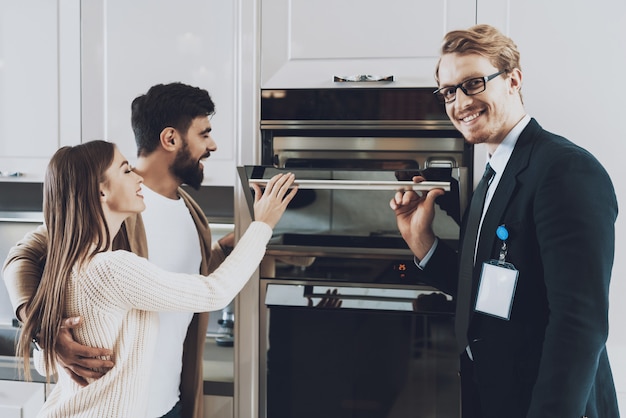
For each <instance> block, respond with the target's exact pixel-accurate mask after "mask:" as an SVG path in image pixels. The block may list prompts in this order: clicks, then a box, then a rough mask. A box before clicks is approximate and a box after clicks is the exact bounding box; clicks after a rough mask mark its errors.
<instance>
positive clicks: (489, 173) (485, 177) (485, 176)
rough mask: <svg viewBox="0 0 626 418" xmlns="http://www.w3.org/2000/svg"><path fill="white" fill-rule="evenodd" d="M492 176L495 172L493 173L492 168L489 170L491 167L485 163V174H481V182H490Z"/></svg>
mask: <svg viewBox="0 0 626 418" xmlns="http://www.w3.org/2000/svg"><path fill="white" fill-rule="evenodd" d="M494 174H496V172H495V171H493V168H491V165H490V164H489V163H487V166H486V167H485V172H484V173H483V180H485V181H489V180H491V178H492V177H493V175H494Z"/></svg>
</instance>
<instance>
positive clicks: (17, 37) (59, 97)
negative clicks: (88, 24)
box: [0, 0, 80, 181]
mask: <svg viewBox="0 0 626 418" xmlns="http://www.w3.org/2000/svg"><path fill="white" fill-rule="evenodd" d="M79 142H80V0H59V1H49V0H3V1H2V2H0V171H1V172H2V175H0V179H2V180H23V181H41V180H42V179H43V173H44V171H45V167H46V165H47V163H48V161H49V159H50V157H51V156H52V154H53V153H54V152H55V151H56V150H57V149H58V148H59V147H60V146H62V145H71V144H77V143H79ZM11 174H21V176H20V177H14V176H12V175H11Z"/></svg>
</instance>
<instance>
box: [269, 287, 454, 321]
mask: <svg viewBox="0 0 626 418" xmlns="http://www.w3.org/2000/svg"><path fill="white" fill-rule="evenodd" d="M265 304H266V306H282V307H310V308H334V309H365V310H383V311H406V312H422V313H450V314H451V313H453V312H454V303H453V302H452V297H451V296H449V295H446V294H445V293H442V292H440V291H438V290H436V289H433V288H427V287H425V288H423V289H396V288H375V287H353V286H333V285H302V284H282V283H280V284H278V283H269V284H268V285H267V289H266V294H265Z"/></svg>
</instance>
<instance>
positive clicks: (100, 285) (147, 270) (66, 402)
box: [35, 222, 272, 418]
mask: <svg viewBox="0 0 626 418" xmlns="http://www.w3.org/2000/svg"><path fill="white" fill-rule="evenodd" d="M271 234H272V230H271V228H270V227H269V226H268V225H267V224H265V223H262V222H253V223H252V224H251V225H250V227H249V228H248V230H247V231H246V233H245V234H244V236H243V237H242V238H241V240H240V241H239V242H238V243H237V246H236V247H235V249H234V250H233V252H232V253H231V254H230V256H228V257H227V258H226V260H225V261H224V262H223V263H222V264H221V265H220V267H219V268H218V269H217V270H215V271H214V272H213V273H212V274H211V275H209V276H207V277H205V276H200V275H188V274H179V273H170V272H166V271H164V270H162V269H160V268H158V267H156V266H155V265H153V264H151V263H150V262H148V261H147V260H146V259H145V258H141V257H138V256H137V255H135V254H133V253H131V252H128V251H122V250H119V251H111V252H106V253H101V254H98V255H97V256H96V257H95V258H94V259H93V261H92V262H90V263H89V265H88V266H87V267H86V268H85V269H83V270H82V271H75V272H74V273H73V274H72V277H71V280H70V283H69V285H68V286H69V288H68V295H67V300H66V303H67V312H66V316H68V317H69V316H81V317H82V319H83V324H82V325H81V326H80V327H79V328H77V329H76V330H74V335H75V338H76V340H77V341H78V342H80V343H81V344H84V345H88V346H91V347H103V348H110V349H112V350H113V351H114V356H113V361H114V362H115V367H113V369H111V370H110V371H109V372H108V373H106V374H105V375H104V376H103V377H101V378H100V379H98V380H94V381H92V382H90V383H89V385H87V386H85V387H80V386H79V385H77V384H76V383H74V381H72V380H71V379H70V377H69V376H68V375H67V374H66V372H65V371H64V370H63V369H61V368H60V369H59V370H58V374H59V379H58V382H57V385H56V386H55V388H54V390H53V391H52V393H51V394H50V396H49V398H48V400H47V401H46V403H45V404H44V406H43V409H42V410H41V412H40V414H39V416H40V417H63V418H67V417H93V418H96V417H97V418H138V417H145V414H146V412H145V411H146V405H147V402H149V399H148V398H147V390H146V387H147V384H148V381H149V379H150V371H151V370H150V369H151V366H152V365H153V364H156V362H154V361H153V348H154V344H155V341H156V333H157V329H158V320H159V319H158V314H157V313H156V312H158V311H189V312H205V311H213V310H219V309H222V308H224V307H226V306H227V305H228V304H229V303H230V301H231V300H232V299H233V298H234V297H235V296H236V295H237V293H238V292H239V291H240V290H241V288H242V287H243V286H244V285H245V284H246V282H247V281H248V279H249V278H250V276H251V275H252V274H253V273H254V271H255V270H256V268H257V267H258V265H259V263H260V262H261V259H262V258H263V255H264V254H265V247H266V245H267V242H268V241H269V239H270V237H271ZM39 357H41V356H39ZM157 360H159V359H157ZM161 360H162V361H167V359H161ZM41 363H42V362H41V361H40V360H38V359H37V358H35V364H36V365H37V369H38V371H39V372H40V373H43V370H41Z"/></svg>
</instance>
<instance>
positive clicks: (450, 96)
mask: <svg viewBox="0 0 626 418" xmlns="http://www.w3.org/2000/svg"><path fill="white" fill-rule="evenodd" d="M505 72H506V70H502V71H498V72H497V73H495V74H491V75H488V76H485V77H476V78H470V79H469V80H465V81H464V82H462V83H460V84H457V85H456V86H449V87H441V88H440V89H437V90H435V91H434V92H433V94H434V95H435V96H437V99H439V101H440V102H441V103H452V102H453V101H455V100H456V91H457V89H461V90H462V91H463V93H465V95H466V96H473V95H475V94H478V93H482V92H483V91H485V89H486V88H487V81H490V80H493V79H494V78H496V77H497V76H499V75H500V74H502V73H505Z"/></svg>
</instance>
